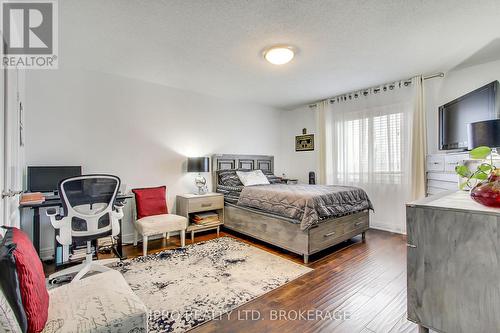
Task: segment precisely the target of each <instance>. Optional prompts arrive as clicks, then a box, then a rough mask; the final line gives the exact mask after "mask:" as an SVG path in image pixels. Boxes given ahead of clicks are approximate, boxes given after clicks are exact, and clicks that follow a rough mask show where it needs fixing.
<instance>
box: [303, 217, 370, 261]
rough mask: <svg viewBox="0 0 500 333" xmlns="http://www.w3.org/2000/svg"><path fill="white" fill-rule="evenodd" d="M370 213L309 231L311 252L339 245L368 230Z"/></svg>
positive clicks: (338, 219) (341, 219)
mask: <svg viewBox="0 0 500 333" xmlns="http://www.w3.org/2000/svg"><path fill="white" fill-rule="evenodd" d="M368 226H369V222H368V212H360V213H356V214H353V215H347V216H343V217H340V218H336V219H330V220H329V221H324V222H323V223H320V224H319V225H317V226H316V227H313V228H311V229H310V230H309V252H310V253H314V252H318V251H321V250H323V249H326V248H328V247H330V246H332V245H334V244H338V243H340V242H341V241H343V240H345V239H349V238H350V237H352V235H355V234H357V233H361V232H363V231H365V230H366V229H368Z"/></svg>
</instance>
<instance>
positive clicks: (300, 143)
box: [295, 134, 314, 151]
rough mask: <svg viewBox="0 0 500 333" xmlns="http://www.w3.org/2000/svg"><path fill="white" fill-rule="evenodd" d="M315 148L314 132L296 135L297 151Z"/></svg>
mask: <svg viewBox="0 0 500 333" xmlns="http://www.w3.org/2000/svg"><path fill="white" fill-rule="evenodd" d="M309 150H314V134H306V135H297V136H296V137H295V151H309Z"/></svg>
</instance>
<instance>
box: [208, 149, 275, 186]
mask: <svg viewBox="0 0 500 333" xmlns="http://www.w3.org/2000/svg"><path fill="white" fill-rule="evenodd" d="M227 169H246V170H258V169H260V170H262V171H269V172H272V173H274V156H269V155H235V154H214V155H212V187H213V188H214V191H216V189H217V171H219V170H227Z"/></svg>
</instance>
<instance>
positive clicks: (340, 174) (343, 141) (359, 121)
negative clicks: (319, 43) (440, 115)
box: [318, 77, 425, 233]
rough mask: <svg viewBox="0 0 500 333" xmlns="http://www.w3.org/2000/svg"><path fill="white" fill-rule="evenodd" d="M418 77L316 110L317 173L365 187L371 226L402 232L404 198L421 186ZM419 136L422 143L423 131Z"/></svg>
mask: <svg viewBox="0 0 500 333" xmlns="http://www.w3.org/2000/svg"><path fill="white" fill-rule="evenodd" d="M419 80H420V81H419ZM419 82H420V83H421V77H416V78H414V79H412V80H411V82H410V81H407V82H396V83H393V84H389V85H384V86H380V87H377V88H372V89H369V90H365V91H359V92H354V93H351V94H347V95H344V96H341V97H340V98H336V99H333V100H330V102H329V103H327V104H324V105H323V108H319V110H318V122H319V123H320V127H319V134H320V136H321V137H322V138H323V140H322V142H323V145H322V146H321V147H320V152H319V155H320V165H322V166H324V169H323V170H322V171H321V170H320V174H321V173H322V172H324V174H325V182H326V183H327V184H346V185H353V186H358V187H361V188H363V189H365V191H366V192H367V193H368V195H369V196H370V199H371V200H372V202H373V205H374V208H375V212H374V213H373V214H372V216H371V221H370V224H371V225H372V226H373V227H376V228H380V229H386V230H390V231H394V232H401V233H405V232H406V223H405V203H406V202H408V201H410V200H412V199H414V198H415V196H419V195H421V194H422V193H421V191H420V188H422V189H423V188H424V187H423V184H420V183H421V182H423V177H421V175H422V174H423V172H424V170H423V163H422V168H421V170H420V167H418V166H417V164H419V163H420V160H421V161H423V158H424V156H425V146H422V131H424V132H425V128H424V127H419V126H420V125H422V126H424V124H425V118H424V112H423V103H422V100H421V99H422V98H423V92H422V90H421V89H422V85H421V84H420V85H419ZM416 121H417V122H418V124H416ZM420 122H422V123H420ZM416 125H417V127H418V128H415V126H416ZM423 140H424V141H423V143H424V145H425V133H424V135H423ZM417 148H418V149H417ZM321 156H323V161H321ZM415 172H417V173H418V175H419V176H418V177H415V176H414V173H415ZM416 188H418V189H416Z"/></svg>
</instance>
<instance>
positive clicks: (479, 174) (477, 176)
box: [471, 171, 488, 180]
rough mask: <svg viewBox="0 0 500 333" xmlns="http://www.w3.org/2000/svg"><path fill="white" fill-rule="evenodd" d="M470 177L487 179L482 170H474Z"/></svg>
mask: <svg viewBox="0 0 500 333" xmlns="http://www.w3.org/2000/svg"><path fill="white" fill-rule="evenodd" d="M471 178H475V179H479V180H486V179H488V175H487V174H485V173H484V172H482V171H480V172H476V173H475V174H473V175H472V177H471Z"/></svg>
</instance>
